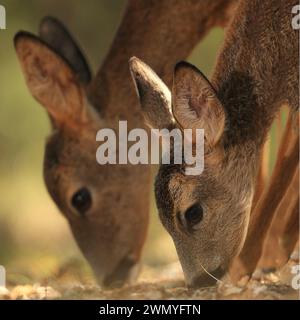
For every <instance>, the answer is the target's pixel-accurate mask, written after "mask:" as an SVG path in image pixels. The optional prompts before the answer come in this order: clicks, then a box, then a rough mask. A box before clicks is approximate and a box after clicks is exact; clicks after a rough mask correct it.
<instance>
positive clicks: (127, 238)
mask: <svg viewBox="0 0 300 320" xmlns="http://www.w3.org/2000/svg"><path fill="white" fill-rule="evenodd" d="M234 8H235V1H227V0H217V1H214V2H211V1H208V0H205V1H200V2H199V1H196V0H189V1H185V2H183V1H179V0H171V1H170V0H162V1H156V2H148V1H138V0H130V1H129V2H128V4H127V7H126V10H125V13H124V16H123V18H122V21H121V24H120V26H119V28H118V31H117V33H116V35H115V38H114V40H113V43H112V45H111V48H110V50H109V52H108V53H107V56H106V58H105V59H104V61H103V63H102V64H101V66H100V68H99V70H98V71H97V73H96V74H95V75H94V76H93V74H92V72H91V70H90V67H89V64H88V62H87V59H86V57H85V54H84V53H83V51H82V49H81V48H80V47H79V45H78V44H77V41H76V40H74V37H73V36H72V35H71V34H70V32H69V31H68V30H67V28H66V27H65V26H64V25H63V24H62V23H61V22H60V21H58V20H57V19H56V18H53V17H45V18H44V19H43V20H42V21H41V24H40V27H39V35H38V36H36V35H34V34H32V33H29V32H24V31H21V32H18V33H17V34H16V36H15V39H14V43H15V49H16V53H17V57H18V59H19V62H20V64H21V69H22V72H23V74H24V76H25V81H26V84H27V86H28V89H29V91H30V93H31V94H32V96H33V97H34V98H35V99H36V100H37V101H38V102H39V103H40V104H41V105H42V106H43V107H44V108H45V110H46V112H47V114H48V115H49V118H50V122H51V134H50V136H49V138H48V139H47V141H46V146H45V155H44V180H45V184H46V187H47V189H48V191H49V194H50V196H51V198H52V199H53V201H54V202H55V203H56V205H57V207H58V208H59V209H60V211H61V212H62V214H63V215H64V216H65V218H66V219H67V221H68V223H69V226H70V229H71V231H72V234H73V236H74V238H75V241H76V243H77V245H78V246H79V248H80V250H81V252H82V253H83V255H84V257H85V258H86V259H87V261H88V263H89V264H90V266H91V267H92V270H93V272H94V274H95V277H96V280H97V282H98V284H100V285H102V286H105V287H110V286H121V285H123V284H124V283H130V282H132V281H134V280H135V279H136V277H137V274H138V271H139V268H140V259H141V254H142V248H143V245H144V242H145V239H146V234H147V227H148V221H149V190H150V185H151V168H150V166H149V167H147V166H145V165H102V166H100V165H99V164H97V162H96V156H95V155H96V149H97V143H96V132H97V130H98V129H100V128H103V127H107V128H113V129H116V128H117V127H118V121H119V120H126V121H127V123H128V130H130V129H132V128H135V127H144V124H143V120H142V112H141V111H140V109H139V104H138V102H137V101H136V98H135V91H134V88H133V87H132V85H131V77H130V72H129V70H128V59H129V58H130V57H131V56H132V55H138V56H140V57H142V58H143V59H144V60H145V61H147V63H149V64H151V65H152V66H153V67H154V68H155V69H156V70H157V72H158V73H159V75H160V76H161V77H162V78H163V79H164V81H165V82H166V83H168V84H170V83H171V81H172V78H171V77H170V76H169V75H170V71H171V70H172V68H173V65H174V63H175V62H176V61H178V60H181V59H184V58H186V57H187V56H188V55H189V54H190V52H191V51H192V49H193V48H194V47H195V45H196V44H197V43H198V42H199V41H200V40H201V39H202V38H203V37H204V36H205V35H206V34H207V32H208V31H209V30H210V29H211V28H212V27H215V26H221V27H225V26H226V25H227V23H228V21H229V20H230V18H231V15H232V11H233V10H234Z"/></svg>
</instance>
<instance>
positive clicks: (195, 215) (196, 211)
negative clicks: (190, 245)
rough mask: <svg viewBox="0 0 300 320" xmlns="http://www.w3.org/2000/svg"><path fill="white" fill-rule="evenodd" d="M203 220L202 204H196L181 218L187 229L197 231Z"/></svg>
mask: <svg viewBox="0 0 300 320" xmlns="http://www.w3.org/2000/svg"><path fill="white" fill-rule="evenodd" d="M202 219H203V208H202V206H201V205H200V204H198V203H197V204H194V205H192V206H191V207H190V208H188V209H187V210H186V211H185V212H184V214H183V215H182V216H181V222H182V224H183V225H184V226H185V227H186V228H187V229H190V230H192V229H195V227H196V226H197V225H198V224H199V223H200V222H201V220H202Z"/></svg>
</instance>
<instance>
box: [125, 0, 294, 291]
mask: <svg viewBox="0 0 300 320" xmlns="http://www.w3.org/2000/svg"><path fill="white" fill-rule="evenodd" d="M295 4H297V1H296V0H266V1H260V0H249V1H240V2H239V5H238V7H237V9H236V11H235V16H234V19H233V21H232V23H231V24H230V27H229V29H228V31H227V34H226V38H225V43H224V46H223V48H222V51H221V53H220V54H219V57H218V60H217V65H216V67H215V70H214V73H213V76H212V80H211V81H209V80H208V79H207V78H206V77H205V76H204V75H203V74H202V73H201V72H200V71H199V70H197V68H196V67H194V66H192V65H190V64H188V63H186V62H180V63H178V64H177V65H176V67H175V72H174V80H173V88H172V103H171V99H170V97H171V93H170V92H169V90H168V89H167V87H166V86H165V85H164V83H163V82H162V81H161V80H160V79H159V78H158V76H157V75H155V73H154V72H153V71H152V70H151V69H150V68H149V67H148V66H147V65H146V64H144V63H143V62H142V61H140V60H139V59H137V58H132V59H131V60H130V69H131V73H132V75H133V78H134V81H135V83H136V88H137V90H138V95H139V98H140V103H141V106H142V110H143V112H144V117H145V118H146V121H147V122H148V123H149V124H150V125H151V126H152V127H154V128H157V127H160V124H161V123H164V124H166V125H165V126H166V127H168V128H173V127H179V128H182V129H185V128H190V129H196V128H203V129H204V131H205V150H206V151H205V162H204V163H205V168H204V172H203V173H202V174H201V175H200V176H187V175H185V170H184V169H185V168H184V167H185V166H184V165H175V164H173V165H161V166H160V170H159V172H158V175H157V177H156V182H155V194H156V202H157V207H158V210H159V215H160V218H161V221H162V223H163V225H164V226H165V228H166V229H167V231H168V232H169V233H170V235H171V236H172V238H173V240H174V243H175V246H176V249H177V253H178V255H179V259H180V262H181V265H182V268H183V271H184V274H185V277H186V280H187V283H188V285H190V286H207V285H210V284H212V283H214V282H215V280H216V279H218V278H220V277H222V276H223V275H224V273H225V272H226V271H227V270H228V268H229V266H230V264H231V262H232V260H233V259H234V258H235V257H237V255H238V254H239V253H240V251H241V249H242V247H243V244H244V242H245V238H246V233H247V229H248V224H249V216H250V210H251V206H252V199H253V195H254V189H255V182H256V176H257V172H258V168H259V163H260V157H261V152H262V148H263V144H264V141H265V139H266V136H267V133H268V131H269V128H270V126H271V123H272V121H273V119H274V117H275V116H276V114H277V112H278V110H279V108H280V106H281V105H282V104H283V103H287V104H288V105H289V106H290V107H291V110H293V112H294V113H295V111H296V110H298V103H299V96H298V84H299V82H298V71H299V61H298V59H299V55H298V54H299V53H298V45H299V40H298V33H297V32H296V31H294V30H293V29H292V26H291V18H292V16H291V12H292V7H293V6H294V5H295ZM170 110H172V114H171V113H170ZM158 116H159V117H158ZM298 141H299V140H298ZM285 160H287V159H285ZM297 161H298V160H297ZM297 161H295V157H293V159H292V161H290V165H291V163H292V168H290V169H291V170H289V172H288V173H287V172H285V173H284V174H285V176H286V177H285V179H283V180H284V181H285V182H287V181H291V179H292V177H293V173H294V172H295V170H296V166H297ZM295 163H296V165H295ZM277 189H278V188H277ZM262 214H263V217H264V219H262V220H261V221H262V224H263V225H264V224H265V225H268V224H269V221H270V220H271V217H270V216H271V214H272V211H271V213H270V212H262ZM259 222H260V221H254V224H256V226H257V225H258V224H259ZM265 225H264V226H263V227H262V228H259V229H258V233H255V229H253V234H252V236H253V238H252V242H249V246H248V247H247V249H248V251H251V252H253V251H255V250H256V248H255V237H256V238H261V237H262V236H261V235H260V234H259V232H262V233H263V234H265V233H266V226H265ZM253 241H254V242H253ZM248 253H249V252H248ZM250 256H251V254H250Z"/></svg>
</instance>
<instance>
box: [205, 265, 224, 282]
mask: <svg viewBox="0 0 300 320" xmlns="http://www.w3.org/2000/svg"><path fill="white" fill-rule="evenodd" d="M200 266H201V267H202V269H203V270H204V271H205V272H206V273H207V274H208V275H209V276H210V277H212V278H213V279H215V280H216V281H218V282H221V283H223V281H222V280H220V279H218V278H216V277H215V276H214V275H213V274H211V273H210V272H208V271H207V270H206V269H205V268H204V267H203V265H202V264H201V263H200Z"/></svg>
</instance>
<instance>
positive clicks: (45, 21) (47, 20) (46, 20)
mask: <svg viewBox="0 0 300 320" xmlns="http://www.w3.org/2000/svg"><path fill="white" fill-rule="evenodd" d="M48 25H59V26H60V28H64V26H63V24H62V23H61V22H60V21H59V20H58V19H57V18H55V17H52V16H45V17H43V18H42V20H41V21H40V25H39V29H40V30H41V29H42V28H43V27H44V26H48Z"/></svg>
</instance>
